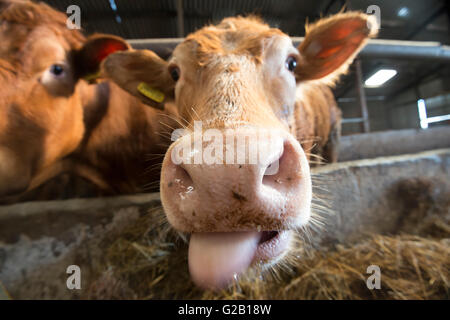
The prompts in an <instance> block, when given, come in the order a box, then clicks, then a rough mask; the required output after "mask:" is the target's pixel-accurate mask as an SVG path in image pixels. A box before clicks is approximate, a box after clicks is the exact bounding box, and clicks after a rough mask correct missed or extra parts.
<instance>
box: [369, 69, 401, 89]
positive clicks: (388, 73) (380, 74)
mask: <svg viewBox="0 0 450 320" xmlns="http://www.w3.org/2000/svg"><path fill="white" fill-rule="evenodd" d="M396 74H397V70H393V69H380V70H378V71H377V72H375V73H374V74H373V75H372V76H371V77H370V78H369V79H367V80H366V81H365V82H364V85H365V86H366V87H379V86H381V85H382V84H383V83H385V82H386V81H388V80H389V79H391V78H392V77H393V76H395V75H396Z"/></svg>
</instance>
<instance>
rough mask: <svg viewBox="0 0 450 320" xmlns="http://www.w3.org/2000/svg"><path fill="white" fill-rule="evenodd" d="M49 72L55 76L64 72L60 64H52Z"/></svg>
mask: <svg viewBox="0 0 450 320" xmlns="http://www.w3.org/2000/svg"><path fill="white" fill-rule="evenodd" d="M50 72H51V73H52V74H53V75H55V76H60V75H62V74H63V73H64V67H63V66H62V65H60V64H54V65H52V66H51V67H50Z"/></svg>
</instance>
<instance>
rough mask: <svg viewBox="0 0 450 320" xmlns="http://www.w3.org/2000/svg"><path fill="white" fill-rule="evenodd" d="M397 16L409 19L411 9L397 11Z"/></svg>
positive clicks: (404, 8) (405, 8) (403, 8)
mask: <svg viewBox="0 0 450 320" xmlns="http://www.w3.org/2000/svg"><path fill="white" fill-rule="evenodd" d="M397 15H398V16H399V17H407V16H409V9H408V8H407V7H402V8H400V9H399V10H398V11H397Z"/></svg>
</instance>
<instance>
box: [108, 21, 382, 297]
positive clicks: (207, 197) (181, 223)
mask: <svg viewBox="0 0 450 320" xmlns="http://www.w3.org/2000/svg"><path fill="white" fill-rule="evenodd" d="M375 29H376V25H375V21H374V20H372V19H371V18H370V17H369V16H367V15H364V14H360V13H344V14H338V15H336V16H333V17H330V18H327V19H322V20H320V21H319V22H318V23H316V24H313V25H311V26H308V27H307V33H306V37H305V39H304V41H303V42H302V43H301V44H300V46H299V47H298V48H295V47H294V46H293V45H292V41H291V39H290V38H289V37H288V36H287V35H286V34H284V33H282V32H281V31H280V30H278V29H272V28H270V27H269V26H267V25H266V24H263V23H262V22H261V21H260V20H258V19H256V18H242V17H237V18H228V19H225V20H223V21H222V22H221V23H220V24H218V25H215V26H207V27H204V28H202V29H200V30H199V31H197V32H195V33H193V34H191V35H189V36H188V37H187V38H186V39H185V40H184V41H183V42H182V43H181V44H180V45H178V46H177V47H176V49H175V50H174V52H173V56H172V57H171V58H170V59H169V61H167V62H166V61H164V60H162V59H160V58H159V57H158V56H157V55H156V54H155V53H153V52H151V51H148V50H137V51H128V52H120V53H115V54H112V55H111V56H109V57H108V58H107V59H106V60H105V62H104V63H103V70H104V72H105V74H106V75H107V76H108V77H110V78H112V79H114V80H115V81H116V82H117V83H118V84H119V85H121V86H122V87H123V88H125V89H126V90H128V91H129V92H130V93H132V94H135V95H136V96H139V97H141V98H142V99H143V101H145V102H147V103H149V104H151V105H158V103H161V101H157V99H155V97H161V98H162V97H164V98H165V99H175V102H176V105H177V107H178V111H179V114H180V116H181V117H180V122H181V123H183V124H185V125H186V127H187V128H188V129H190V130H185V132H184V134H182V135H181V137H180V138H179V139H178V140H176V142H174V143H173V144H172V145H171V147H170V148H169V149H168V151H167V153H166V156H165V159H164V162H163V166H162V173H161V182H160V187H161V200H162V204H163V207H164V210H165V212H166V215H167V218H168V220H169V222H170V223H171V225H172V226H173V227H174V228H175V229H177V230H179V231H182V232H186V233H189V234H190V246H189V267H190V272H191V275H192V277H193V280H194V281H195V282H196V283H197V284H199V285H201V286H203V287H208V288H218V287H223V286H224V285H225V284H227V283H229V282H230V280H231V279H233V276H234V275H235V274H239V273H241V272H243V271H244V270H246V269H247V268H248V267H249V266H251V265H259V266H262V267H267V266H269V265H273V264H274V263H275V262H277V261H279V260H280V259H281V258H282V257H283V256H284V255H285V254H286V252H287V251H288V248H289V246H290V243H291V237H292V233H293V232H292V230H295V229H297V228H299V227H301V226H303V225H305V224H306V223H307V222H308V220H309V217H310V212H311V197H312V195H311V178H310V170H309V165H308V157H307V156H306V155H305V152H304V151H303V149H302V147H301V145H300V143H299V141H298V140H297V139H296V137H295V136H294V134H293V132H294V129H293V127H294V126H295V123H294V105H295V101H296V88H297V87H298V86H301V85H302V83H303V82H305V81H321V82H324V83H327V84H330V83H332V82H334V81H335V80H336V78H337V77H338V76H339V74H341V73H343V72H345V71H346V69H347V67H348V65H349V63H351V61H352V59H353V58H354V57H355V55H356V54H357V52H358V51H359V50H360V49H361V48H362V46H363V45H364V44H365V43H366V41H367V39H368V38H369V37H371V36H372V35H373V34H374V33H375ZM143 85H144V89H145V90H144V91H143V90H141V89H142V88H143V87H142V86H143ZM155 94H156V96H155ZM297 98H300V99H301V97H297ZM160 100H162V99H160ZM195 121H201V123H200V122H195ZM200 125H201V126H202V129H201V130H202V132H203V141H200V142H198V141H199V140H198V138H199V137H198V136H197V137H196V136H195V135H196V132H195V129H196V128H195V127H196V126H197V129H198V128H199V126H200ZM211 129H213V130H211ZM192 130H193V131H192ZM255 137H256V138H255ZM252 139H253V140H252ZM220 142H223V144H221V143H220ZM196 143H197V144H196ZM250 150H258V152H259V150H264V152H259V153H258V160H257V161H256V162H255V161H253V162H252V161H251V159H252V154H251V152H250ZM227 152H229V153H227ZM200 153H203V158H202V157H201V156H200V157H199V158H196V157H197V156H198V155H199V154H200ZM207 156H210V158H209V160H207V159H206V158H207ZM239 157H240V160H241V161H239V160H238V159H239ZM180 159H181V161H180ZM253 159H254V158H253Z"/></svg>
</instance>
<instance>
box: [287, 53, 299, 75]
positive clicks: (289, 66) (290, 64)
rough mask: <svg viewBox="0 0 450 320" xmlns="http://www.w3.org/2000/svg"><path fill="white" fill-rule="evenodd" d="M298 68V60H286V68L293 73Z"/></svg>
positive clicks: (290, 58)
mask: <svg viewBox="0 0 450 320" xmlns="http://www.w3.org/2000/svg"><path fill="white" fill-rule="evenodd" d="M296 66H297V60H296V59H295V58H294V57H292V56H291V57H288V58H287V59H286V68H287V69H288V70H289V71H291V72H294V69H295V67H296Z"/></svg>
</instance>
